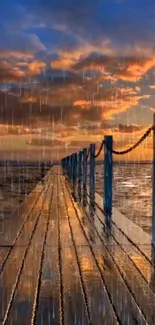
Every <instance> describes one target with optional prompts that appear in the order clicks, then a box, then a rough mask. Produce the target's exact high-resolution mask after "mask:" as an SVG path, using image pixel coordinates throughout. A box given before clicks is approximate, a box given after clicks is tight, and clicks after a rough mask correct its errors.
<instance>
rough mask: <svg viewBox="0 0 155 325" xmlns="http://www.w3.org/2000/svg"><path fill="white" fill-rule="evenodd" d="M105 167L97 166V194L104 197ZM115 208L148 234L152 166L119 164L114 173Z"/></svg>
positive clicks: (150, 209)
mask: <svg viewBox="0 0 155 325" xmlns="http://www.w3.org/2000/svg"><path fill="white" fill-rule="evenodd" d="M103 182H104V167H103V165H102V164H101V165H97V166H96V192H98V193H99V194H100V195H101V196H103V195H104V189H103ZM113 206H115V207H117V208H118V209H119V211H121V212H122V213H124V214H125V215H126V216H127V217H128V218H129V219H131V220H132V221H134V222H135V223H136V224H138V225H139V226H140V227H142V228H143V230H144V231H146V232H149V233H150V232H151V221H152V164H148V163H146V164H141V163H136V164H135V163H126V164H124V163H119V164H116V165H114V171H113Z"/></svg>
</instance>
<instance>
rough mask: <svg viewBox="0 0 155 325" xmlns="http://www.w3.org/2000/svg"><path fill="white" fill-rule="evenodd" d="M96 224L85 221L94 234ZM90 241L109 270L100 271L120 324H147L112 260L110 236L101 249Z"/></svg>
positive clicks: (75, 204)
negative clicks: (135, 322) (134, 321)
mask: <svg viewBox="0 0 155 325" xmlns="http://www.w3.org/2000/svg"><path fill="white" fill-rule="evenodd" d="M73 204H74V206H75V208H76V210H77V215H78V214H79V215H80V214H81V213H82V211H83V210H82V208H81V207H80V205H79V204H77V203H75V202H73ZM79 210H80V212H79ZM87 210H88V211H87V212H88V216H90V213H89V212H90V211H89V207H87ZM86 216H87V215H86ZM79 221H80V219H79ZM94 223H95V219H94V218H90V220H89V218H87V219H85V223H84V227H85V228H86V227H87V228H88V227H89V228H90V227H91V226H92V229H91V230H90V232H91V233H93V232H94V230H95V227H94ZM88 224H89V225H88ZM100 228H101V230H102V233H103V229H102V228H103V227H102V226H101V225H100ZM96 235H97V236H98V233H96ZM94 236H95V234H94ZM102 236H103V235H102ZM87 238H88V237H87ZM99 238H100V237H99ZM88 241H89V243H90V245H91V247H92V250H93V252H94V257H96V259H97V261H98V264H99V265H100V261H101V260H103V265H104V264H105V265H106V268H107V267H108V268H109V271H110V272H105V269H104V267H101V268H100V271H101V273H102V275H103V278H104V281H105V285H106V287H107V291H108V292H109V295H110V297H111V300H112V302H113V304H114V306H115V310H116V311H117V315H118V317H119V320H120V322H122V323H123V324H124V322H127V321H129V323H131V324H132V323H133V320H134V319H135V320H136V321H137V322H138V323H139V322H140V324H147V322H146V320H145V317H144V315H143V314H142V312H141V310H140V308H139V306H138V304H136V303H135V299H134V297H133V295H132V292H131V290H130V288H128V287H127V283H126V282H125V281H124V279H123V278H122V275H121V274H120V272H119V270H118V266H117V264H116V263H115V262H114V260H113V259H112V256H113V254H114V251H115V246H114V245H111V238H110V234H109V236H107V237H106V238H105V242H103V241H101V246H100V247H98V246H96V244H95V240H94V241H92V242H91V241H90V240H89V239H88ZM105 243H107V245H105ZM109 245H110V247H111V249H113V254H110V252H109V250H108V249H107V248H108V247H109ZM101 247H102V248H101ZM118 296H119V297H118Z"/></svg>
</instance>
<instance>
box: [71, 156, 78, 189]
mask: <svg viewBox="0 0 155 325" xmlns="http://www.w3.org/2000/svg"><path fill="white" fill-rule="evenodd" d="M72 180H73V186H75V185H76V181H77V153H74V154H73V174H72Z"/></svg>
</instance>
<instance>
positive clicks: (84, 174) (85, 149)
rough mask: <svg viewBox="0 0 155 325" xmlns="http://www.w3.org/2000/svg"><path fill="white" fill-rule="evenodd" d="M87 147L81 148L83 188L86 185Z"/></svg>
mask: <svg viewBox="0 0 155 325" xmlns="http://www.w3.org/2000/svg"><path fill="white" fill-rule="evenodd" d="M86 158H87V148H83V188H84V189H86V187H87V159H86Z"/></svg>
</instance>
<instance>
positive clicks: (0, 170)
mask: <svg viewBox="0 0 155 325" xmlns="http://www.w3.org/2000/svg"><path fill="white" fill-rule="evenodd" d="M45 172H46V169H45ZM41 178H42V174H41V169H40V168H39V166H38V164H37V165H36V166H35V165H32V166H27V165H23V164H21V165H16V166H8V167H6V166H0V220H1V219H3V217H5V216H7V215H8V214H11V213H13V211H15V210H16V209H17V208H18V206H19V205H20V204H21V202H22V201H23V200H24V199H25V196H27V194H29V193H30V192H31V191H32V190H33V188H34V187H35V185H36V184H37V183H38V182H39V181H40V180H41Z"/></svg>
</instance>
